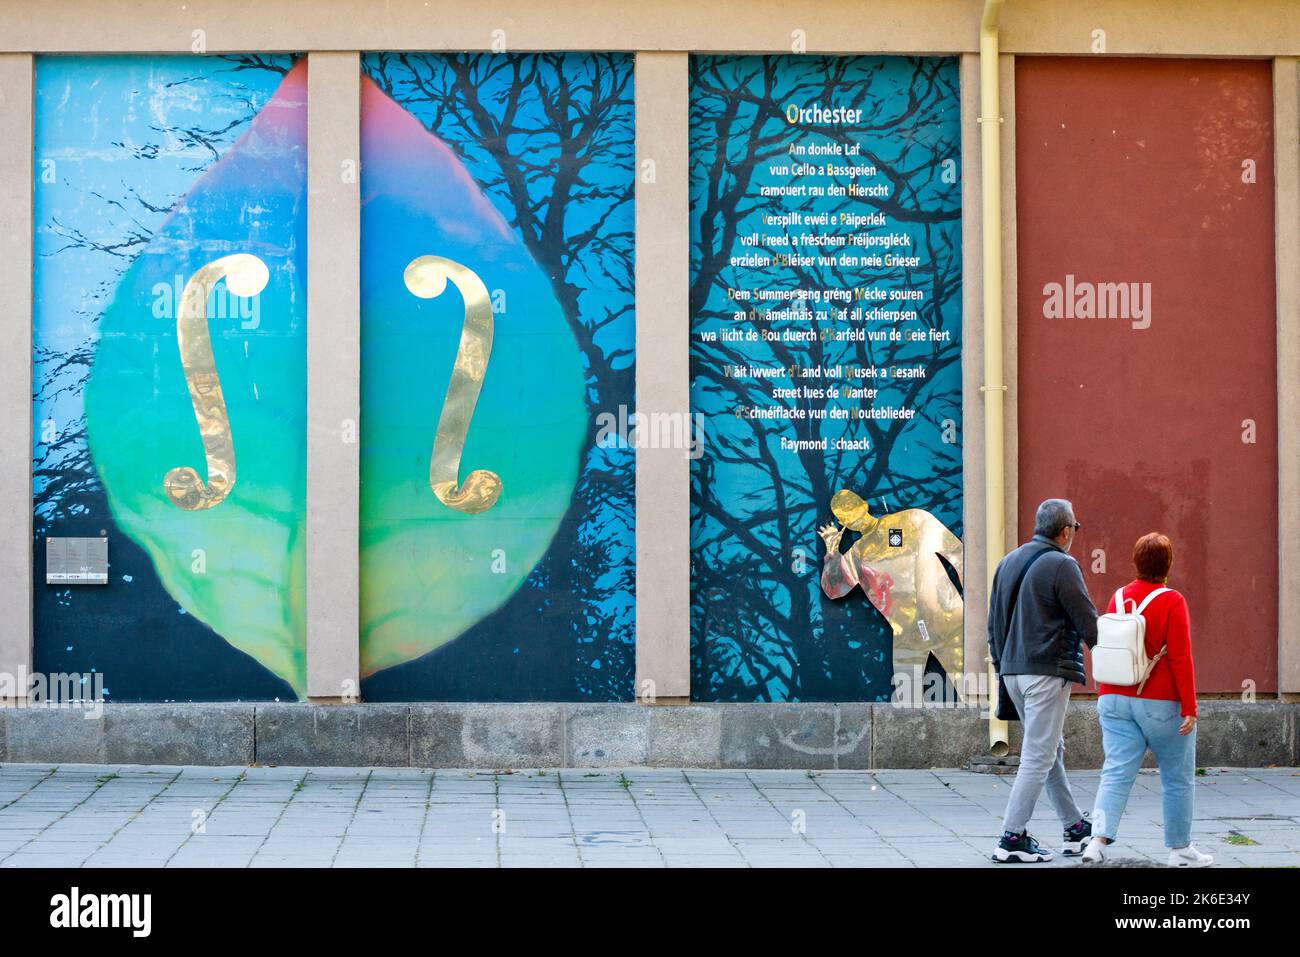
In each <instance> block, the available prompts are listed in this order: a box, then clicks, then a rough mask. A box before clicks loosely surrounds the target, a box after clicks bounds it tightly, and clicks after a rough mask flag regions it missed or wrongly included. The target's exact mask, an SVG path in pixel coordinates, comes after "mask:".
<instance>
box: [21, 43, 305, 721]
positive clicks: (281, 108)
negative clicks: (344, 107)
mask: <svg viewBox="0 0 1300 957" xmlns="http://www.w3.org/2000/svg"><path fill="white" fill-rule="evenodd" d="M35 116H36V129H35V160H36V186H35V197H34V202H35V239H34V241H35V253H36V270H35V322H34V354H33V383H34V388H33V391H34V393H35V395H34V401H33V434H34V445H33V472H34V482H33V496H34V529H35V541H34V555H35V568H36V571H37V585H36V596H35V609H34V611H35V648H34V667H35V669H36V670H37V671H41V672H46V673H64V672H76V673H80V674H82V675H91V674H98V675H101V676H102V680H103V686H104V693H105V695H106V696H107V697H109V699H110V700H222V699H232V698H234V699H239V698H244V699H271V698H281V697H287V698H293V697H296V696H300V695H301V694H302V693H303V688H304V678H305V676H304V653H305V623H304V621H303V613H302V599H303V594H304V578H303V560H302V556H303V527H304V520H305V508H306V501H305V427H306V393H305V375H306V362H305V360H306V352H305V346H306V338H305V328H306V301H305V255H306V247H305V232H306V204H305V200H306V150H305V147H306V63H305V61H299V62H298V64H297V65H296V66H295V65H294V60H293V58H292V57H288V56H225V57H186V56H179V57H164V56H159V57H145V56H131V57H42V58H39V59H38V61H37V66H36V100H35ZM101 534H103V535H106V536H107V537H108V540H109V562H110V574H109V581H108V584H107V585H106V586H65V585H45V584H44V583H43V581H44V575H43V571H44V557H45V548H44V541H45V538H46V537H47V536H97V535H101Z"/></svg>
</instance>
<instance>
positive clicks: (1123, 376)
mask: <svg viewBox="0 0 1300 957" xmlns="http://www.w3.org/2000/svg"><path fill="white" fill-rule="evenodd" d="M1272 115H1273V111H1272V80H1271V74H1270V64H1269V63H1268V62H1267V61H1230V60H1174V59H1161V60H1136V59H1101V58H1097V59H1089V58H1019V59H1017V61H1016V158H1015V162H1016V190H1017V195H1016V203H1017V246H1018V257H1019V258H1018V270H1019V275H1018V322H1019V326H1018V335H1019V373H1018V374H1019V393H1018V409H1019V419H1020V421H1019V428H1020V433H1019V441H1020V469H1019V496H1020V514H1019V516H1018V521H1019V528H1020V534H1021V540H1022V541H1023V540H1025V539H1026V538H1027V537H1028V536H1029V535H1031V534H1032V531H1033V510H1034V508H1035V506H1036V505H1037V503H1038V502H1039V501H1041V500H1042V499H1044V498H1049V497H1052V496H1061V497H1064V498H1069V499H1071V500H1072V501H1073V502H1074V503H1075V509H1076V511H1077V518H1078V520H1079V521H1080V522H1081V523H1082V524H1083V529H1082V531H1081V532H1080V534H1079V537H1078V540H1077V541H1076V543H1075V546H1074V555H1075V557H1076V558H1078V559H1079V561H1080V563H1081V565H1082V566H1083V569H1084V573H1085V576H1086V578H1087V579H1088V584H1089V588H1090V589H1091V591H1092V596H1093V600H1094V601H1095V602H1096V603H1097V605H1098V607H1099V608H1100V607H1101V606H1102V605H1104V604H1105V602H1106V600H1107V597H1108V596H1109V595H1110V594H1111V593H1112V592H1113V591H1114V590H1115V588H1116V587H1117V586H1119V585H1121V584H1123V583H1124V582H1126V581H1128V580H1130V579H1131V578H1132V576H1133V566H1132V560H1131V554H1132V546H1133V543H1134V541H1136V540H1137V538H1138V537H1139V536H1140V535H1142V534H1144V533H1145V532H1148V531H1153V530H1156V531H1162V532H1164V533H1165V534H1167V535H1169V537H1170V538H1171V539H1172V540H1173V542H1174V567H1173V571H1172V573H1171V575H1170V584H1171V585H1172V586H1174V587H1176V588H1178V589H1179V590H1180V591H1182V592H1183V593H1184V594H1185V595H1186V596H1187V600H1188V604H1189V606H1190V609H1191V615H1192V644H1193V649H1194V654H1195V659H1196V669H1197V683H1198V686H1199V690H1200V691H1202V692H1219V691H1240V690H1241V689H1242V682H1243V681H1246V680H1251V681H1254V682H1255V684H1256V686H1257V688H1258V690H1260V691H1272V690H1275V689H1276V687H1277V677H1276V676H1277V587H1278V586H1277V539H1278V536H1277V519H1276V516H1277V388H1276V387H1277V371H1276V370H1277V366H1276V303H1275V295H1276V292H1275V291H1276V283H1275V267H1274V257H1275V250H1274V223H1273V216H1274V212H1273V207H1274V204H1273V165H1272V164H1273V130H1272ZM1248 160H1249V161H1253V164H1254V182H1253V183H1249V182H1243V175H1245V176H1246V178H1249V175H1248V173H1249V171H1248V169H1247V168H1245V167H1243V163H1245V162H1246V161H1248ZM1067 277H1073V280H1070V279H1069V278H1067ZM1069 282H1073V283H1074V284H1075V288H1074V297H1073V300H1074V303H1075V305H1076V307H1077V308H1076V309H1075V310H1074V313H1075V314H1074V315H1073V316H1072V315H1071V314H1070V310H1069V309H1068V307H1066V306H1065V305H1064V300H1065V299H1066V298H1067V297H1066V295H1065V293H1066V291H1067V290H1066V288H1065V287H1066V286H1067V283H1069ZM1052 283H1056V284H1060V286H1061V287H1062V291H1061V294H1060V295H1052V296H1049V292H1050V293H1054V292H1055V290H1053V289H1050V287H1049V284H1052ZM1084 283H1093V284H1096V283H1137V284H1139V285H1138V286H1137V287H1129V292H1130V293H1132V292H1135V291H1136V292H1138V293H1139V294H1140V293H1142V292H1143V291H1144V290H1145V289H1146V287H1145V286H1144V285H1142V284H1146V283H1150V287H1149V313H1148V315H1149V321H1150V325H1149V327H1148V328H1135V324H1136V325H1137V326H1141V325H1144V324H1145V323H1146V321H1147V320H1146V319H1145V318H1143V317H1142V315H1141V310H1138V309H1136V308H1134V305H1135V303H1140V302H1142V301H1144V300H1143V299H1133V300H1131V301H1130V303H1129V307H1128V309H1127V311H1125V310H1124V302H1123V301H1122V298H1121V296H1120V294H1119V293H1118V292H1115V293H1114V294H1113V298H1112V297H1110V296H1108V297H1107V302H1106V307H1107V308H1106V309H1105V312H1107V313H1123V316H1121V317H1119V318H1114V317H1112V318H1098V317H1093V318H1084V317H1080V316H1079V315H1078V313H1085V314H1086V313H1087V312H1088V304H1087V287H1086V286H1081V285H1080V284H1084ZM1049 299H1050V300H1051V301H1049ZM1057 306H1059V309H1056V311H1058V312H1061V313H1064V315H1062V316H1061V317H1060V318H1049V315H1048V314H1049V313H1052V312H1053V309H1055V308H1056V307H1057ZM1093 311H1094V312H1101V311H1102V310H1101V309H1100V308H1099V307H1097V306H1094V309H1093ZM1247 419H1249V420H1253V422H1254V423H1255V439H1256V441H1255V443H1254V444H1247V443H1244V442H1243V441H1242V436H1243V424H1242V423H1243V420H1247ZM1095 550H1103V551H1104V553H1105V568H1106V570H1105V573H1097V572H1096V571H1094V566H1095V565H1096V564H1097V559H1096V557H1095V555H1094V551H1095Z"/></svg>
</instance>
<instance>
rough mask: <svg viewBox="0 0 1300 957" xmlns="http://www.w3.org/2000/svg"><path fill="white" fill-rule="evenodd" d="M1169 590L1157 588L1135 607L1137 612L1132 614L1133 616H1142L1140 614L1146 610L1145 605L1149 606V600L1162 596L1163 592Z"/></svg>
mask: <svg viewBox="0 0 1300 957" xmlns="http://www.w3.org/2000/svg"><path fill="white" fill-rule="evenodd" d="M1170 590H1171V589H1168V588H1157V589H1156V590H1155V591H1153V592H1152V593H1151V594H1149V595H1147V597H1146V598H1143V599H1142V604H1140V605H1138V606H1137V611H1136V612H1134V614H1138V615H1140V614H1142V612H1144V611H1146V610H1147V605H1149V604H1151V599H1153V598H1155V597H1156V596H1157V595H1163V594H1164V593H1165V592H1167V591H1170Z"/></svg>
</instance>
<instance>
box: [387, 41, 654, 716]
mask: <svg viewBox="0 0 1300 957" xmlns="http://www.w3.org/2000/svg"><path fill="white" fill-rule="evenodd" d="M363 69H364V74H365V75H364V77H363V79H362V343H361V345H362V428H361V479H362V491H361V495H362V501H361V576H362V581H361V586H362V606H361V666H362V673H363V682H362V691H363V696H364V697H365V698H366V699H367V700H428V699H434V700H494V699H497V700H561V701H572V700H622V699H628V698H630V697H631V695H632V673H633V662H634V654H635V651H634V636H633V622H634V615H633V611H634V598H633V587H634V565H633V561H634V512H633V505H634V502H633V497H634V486H633V481H634V453H633V449H632V448H631V447H630V444H629V442H628V441H626V438H627V437H626V436H624V435H621V434H618V433H617V432H616V431H615V432H613V433H611V432H610V430H608V429H605V428H602V423H603V422H606V421H607V420H608V419H609V417H610V416H612V417H614V418H615V419H616V420H617V418H618V416H619V413H620V410H622V412H623V414H624V418H626V415H627V412H628V411H629V410H630V407H631V405H632V401H633V394H632V389H633V371H634V367H633V355H634V297H633V292H634V290H633V229H634V227H633V205H632V198H633V162H634V152H633V137H634V113H633V100H632V60H631V58H630V57H628V56H626V55H621V54H620V55H604V54H526V55H513V54H511V55H506V54H463V55H436V54H402V55H398V54H382V53H379V54H370V55H367V56H366V57H364V58H363Z"/></svg>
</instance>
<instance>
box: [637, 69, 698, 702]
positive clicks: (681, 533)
mask: <svg viewBox="0 0 1300 957" xmlns="http://www.w3.org/2000/svg"><path fill="white" fill-rule="evenodd" d="M689 62H690V61H689V57H688V55H687V54H685V53H638V54H637V55H636V157H637V182H636V406H637V411H638V412H639V413H640V414H641V415H643V416H652V415H655V414H659V413H666V414H671V415H675V416H676V415H685V414H687V413H688V412H689V411H690V373H689V352H690V305H689V297H688V289H689V285H690V219H689V214H690V195H689V193H690V190H689V173H688V161H689V155H688V154H689V149H690V144H689V137H688V133H687V130H688V117H689V108H690V90H689V74H688V66H689ZM636 512H637V525H636V694H637V698H638V699H639V700H642V701H644V702H646V703H658V704H665V703H680V702H686V701H689V700H690V694H691V670H690V652H691V499H690V459H689V458H688V457H687V455H686V452H685V450H683V449H648V448H643V449H638V450H637V453H636Z"/></svg>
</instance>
